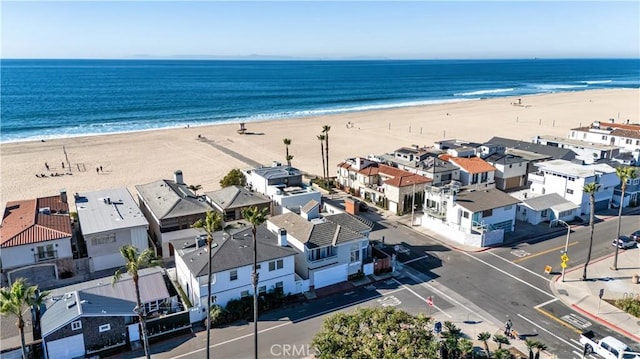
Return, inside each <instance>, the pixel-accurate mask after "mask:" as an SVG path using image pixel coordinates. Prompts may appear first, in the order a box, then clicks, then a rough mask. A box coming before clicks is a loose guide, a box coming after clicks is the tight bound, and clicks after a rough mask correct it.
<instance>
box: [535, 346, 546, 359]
mask: <svg viewBox="0 0 640 359" xmlns="http://www.w3.org/2000/svg"><path fill="white" fill-rule="evenodd" d="M541 350H547V345H546V344H544V343H541V342H536V356H535V357H534V358H535V359H540V351H541Z"/></svg>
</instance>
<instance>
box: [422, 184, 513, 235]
mask: <svg viewBox="0 0 640 359" xmlns="http://www.w3.org/2000/svg"><path fill="white" fill-rule="evenodd" d="M436 188H437V187H434V188H431V190H435V189H436ZM437 189H438V190H439V192H437V193H436V192H435V191H427V192H426V197H427V202H426V204H425V214H424V216H423V219H422V225H423V226H425V227H428V228H429V229H430V230H433V231H435V232H437V233H439V234H440V235H443V236H445V237H447V238H449V239H451V240H454V241H456V242H459V243H462V244H465V245H470V246H475V247H486V246H489V245H493V244H499V243H502V242H503V240H504V233H506V232H512V231H514V230H515V218H516V206H515V205H516V204H517V203H519V202H520V201H519V200H518V199H516V198H514V197H512V196H510V195H508V194H506V193H504V192H502V191H500V190H497V189H495V188H489V189H482V190H475V189H462V190H461V189H459V188H457V187H455V186H446V187H442V188H437ZM434 202H435V203H437V205H434ZM427 206H430V207H427Z"/></svg>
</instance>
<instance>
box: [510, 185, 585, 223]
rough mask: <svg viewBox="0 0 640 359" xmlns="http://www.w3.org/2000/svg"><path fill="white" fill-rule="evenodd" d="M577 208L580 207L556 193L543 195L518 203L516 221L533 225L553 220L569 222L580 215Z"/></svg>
mask: <svg viewBox="0 0 640 359" xmlns="http://www.w3.org/2000/svg"><path fill="white" fill-rule="evenodd" d="M579 208H580V206H578V205H577V204H575V203H573V202H571V201H569V200H567V199H564V198H562V196H560V195H559V194H557V193H549V194H543V195H541V196H537V197H533V198H524V199H522V202H520V203H518V208H517V211H516V219H517V220H519V221H523V222H528V223H531V224H533V225H537V224H540V223H543V222H552V221H554V220H562V221H565V222H569V221H572V220H574V218H575V217H576V216H579V215H580V212H579Z"/></svg>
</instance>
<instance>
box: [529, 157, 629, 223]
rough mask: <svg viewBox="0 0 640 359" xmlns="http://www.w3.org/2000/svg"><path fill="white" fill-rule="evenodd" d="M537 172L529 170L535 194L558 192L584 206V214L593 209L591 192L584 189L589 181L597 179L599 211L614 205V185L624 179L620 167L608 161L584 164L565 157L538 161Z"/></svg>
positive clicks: (582, 212)
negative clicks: (619, 174) (619, 173)
mask: <svg viewBox="0 0 640 359" xmlns="http://www.w3.org/2000/svg"><path fill="white" fill-rule="evenodd" d="M536 166H537V167H538V172H537V173H535V174H534V173H530V174H529V181H531V187H530V188H529V191H530V192H531V194H532V195H533V196H539V195H544V194H549V193H557V194H559V195H560V196H561V197H562V198H564V199H567V200H569V201H571V202H573V203H575V204H576V205H578V206H580V214H588V213H589V194H587V193H585V192H584V191H583V187H584V185H585V184H587V183H594V182H595V183H597V184H598V185H599V188H598V191H597V192H596V193H595V200H596V201H595V209H596V211H598V210H602V209H607V208H609V207H610V205H611V199H612V196H613V191H614V188H615V187H616V186H617V185H618V184H619V183H620V179H619V178H618V176H617V175H616V170H615V169H614V168H613V167H611V166H609V165H606V164H591V165H581V164H577V163H573V162H570V161H565V160H552V161H546V162H540V163H536Z"/></svg>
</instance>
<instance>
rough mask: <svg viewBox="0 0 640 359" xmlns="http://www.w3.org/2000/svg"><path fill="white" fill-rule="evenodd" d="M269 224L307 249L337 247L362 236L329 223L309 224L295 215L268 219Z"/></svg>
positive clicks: (290, 214)
mask: <svg viewBox="0 0 640 359" xmlns="http://www.w3.org/2000/svg"><path fill="white" fill-rule="evenodd" d="M269 222H271V223H273V224H275V225H276V226H278V227H280V228H284V229H286V230H287V234H291V235H292V236H293V237H295V238H296V239H298V240H299V241H301V242H302V243H304V244H305V245H306V246H307V248H316V247H324V246H328V245H333V246H336V245H339V244H342V243H347V242H350V241H353V240H357V239H361V238H362V237H363V235H362V234H360V233H358V232H355V231H353V230H351V229H349V228H347V227H343V226H341V225H338V224H335V223H333V222H330V221H326V220H324V221H322V222H309V221H307V220H306V219H304V218H302V217H300V216H299V215H297V214H295V213H284V214H281V215H278V216H274V217H271V218H269Z"/></svg>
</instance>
